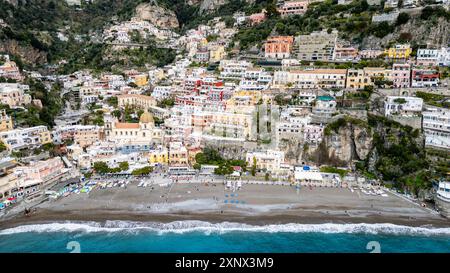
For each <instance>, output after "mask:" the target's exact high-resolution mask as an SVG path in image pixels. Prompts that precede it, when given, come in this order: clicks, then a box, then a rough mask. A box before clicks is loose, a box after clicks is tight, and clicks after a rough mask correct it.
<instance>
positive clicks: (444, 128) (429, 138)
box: [422, 107, 450, 149]
mask: <svg viewBox="0 0 450 273" xmlns="http://www.w3.org/2000/svg"><path fill="white" fill-rule="evenodd" d="M422 116H423V119H422V127H423V131H424V134H425V145H426V146H431V147H437V148H443V149H450V110H449V109H446V108H437V107H426V109H425V111H423V112H422Z"/></svg>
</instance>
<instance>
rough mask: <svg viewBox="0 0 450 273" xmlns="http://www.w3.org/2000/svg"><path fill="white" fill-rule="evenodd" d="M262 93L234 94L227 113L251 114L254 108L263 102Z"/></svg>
mask: <svg viewBox="0 0 450 273" xmlns="http://www.w3.org/2000/svg"><path fill="white" fill-rule="evenodd" d="M261 98H262V94H261V91H257V90H241V91H237V92H235V93H234V94H233V96H232V97H231V98H230V99H229V100H228V101H227V111H230V112H236V113H242V112H251V111H253V109H254V106H255V105H256V104H257V103H258V102H259V101H260V100H261Z"/></svg>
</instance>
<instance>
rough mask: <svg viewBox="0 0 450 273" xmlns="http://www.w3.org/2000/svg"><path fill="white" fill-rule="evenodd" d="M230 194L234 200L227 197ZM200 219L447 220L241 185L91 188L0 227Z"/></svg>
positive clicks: (335, 193) (342, 192)
mask: <svg viewBox="0 0 450 273" xmlns="http://www.w3.org/2000/svg"><path fill="white" fill-rule="evenodd" d="M232 194H233V196H232ZM107 220H124V221H138V222H171V221H179V220H202V221H208V222H212V223H216V222H240V223H249V224H254V225H265V224H283V223H304V224H320V223H393V224H399V225H407V226H424V225H431V226H433V227H448V226H450V220H448V219H445V218H443V217H441V216H440V215H439V214H438V213H436V212H434V211H431V210H429V209H426V208H422V207H421V206H419V205H417V204H415V203H412V202H410V201H408V200H405V199H403V198H401V197H398V196H395V195H393V194H391V193H389V194H388V197H383V196H375V195H365V194H363V193H361V192H359V191H355V192H351V191H350V190H349V189H346V188H312V189H310V188H306V187H303V188H302V189H300V190H299V191H297V190H296V189H295V187H291V186H280V185H250V184H246V185H244V186H243V188H242V189H241V190H239V191H236V192H234V193H233V192H231V191H227V190H225V189H224V187H223V185H221V184H209V185H205V184H200V183H195V184H194V183H186V184H174V185H173V186H172V187H160V186H159V185H155V186H153V189H152V188H151V187H147V188H142V187H137V185H136V184H130V185H129V186H128V187H127V188H126V189H125V188H107V189H95V190H93V191H92V192H90V193H89V194H86V193H81V194H72V195H70V196H68V197H65V198H61V199H58V200H56V201H49V202H45V203H42V204H41V205H39V206H38V207H37V211H36V212H35V213H33V214H32V215H30V216H23V215H18V216H16V217H14V218H12V219H7V220H5V219H3V220H0V229H3V228H7V227H12V226H18V225H24V224H32V223H33V224H35V223H48V222H60V221H96V222H104V221H107Z"/></svg>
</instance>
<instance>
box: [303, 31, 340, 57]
mask: <svg viewBox="0 0 450 273" xmlns="http://www.w3.org/2000/svg"><path fill="white" fill-rule="evenodd" d="M337 38H338V32H337V31H332V32H331V33H328V32H327V31H326V30H323V31H320V32H313V33H311V34H309V35H299V36H297V37H296V38H295V47H296V48H295V51H296V52H297V58H298V59H300V60H302V61H325V62H327V61H332V60H334V50H335V47H336V41H337Z"/></svg>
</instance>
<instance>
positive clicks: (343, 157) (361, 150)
mask: <svg viewBox="0 0 450 273" xmlns="http://www.w3.org/2000/svg"><path fill="white" fill-rule="evenodd" d="M357 121H358V122H355V121H352V120H345V119H342V120H340V122H339V123H336V124H335V126H329V127H328V128H327V129H326V130H325V133H324V138H323V140H322V143H321V144H320V145H319V146H318V148H317V149H315V150H311V151H310V152H309V159H310V160H312V161H314V162H315V163H317V164H319V165H321V164H328V165H335V166H350V165H352V163H353V161H354V160H358V161H359V160H365V159H366V158H367V156H368V155H369V153H370V151H371V150H372V146H373V145H372V144H373V136H372V131H371V129H370V128H369V126H368V125H367V123H365V122H363V121H361V120H357Z"/></svg>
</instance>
